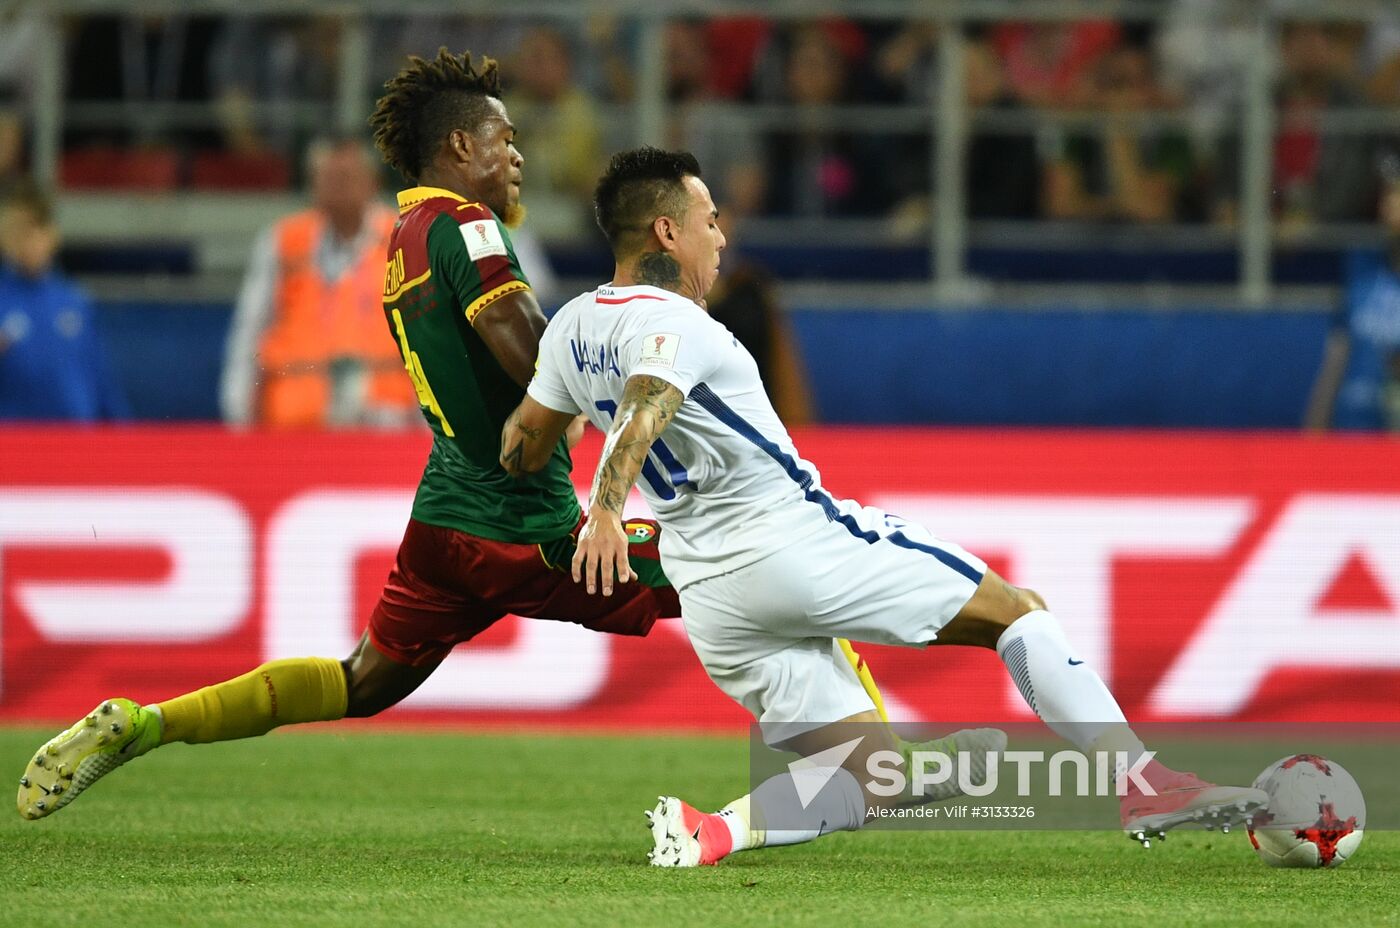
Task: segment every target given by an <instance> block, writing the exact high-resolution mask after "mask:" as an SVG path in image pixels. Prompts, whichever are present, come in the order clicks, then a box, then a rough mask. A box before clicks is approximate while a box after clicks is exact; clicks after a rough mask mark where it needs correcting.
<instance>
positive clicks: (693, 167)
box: [593, 145, 700, 255]
mask: <svg viewBox="0 0 1400 928" xmlns="http://www.w3.org/2000/svg"><path fill="white" fill-rule="evenodd" d="M699 176H700V162H698V161H696V160H695V156H694V155H692V154H691V153H690V152H688V151H662V150H661V149H659V148H652V147H651V146H649V145H648V146H646V147H645V148H637V149H633V150H632V151H623V152H618V153H617V154H615V155H613V156H612V161H611V162H609V164H608V170H607V171H606V172H605V173H604V174H603V176H602V178H601V179H600V180H599V181H598V187H597V189H595V190H594V192H593V212H594V216H595V218H596V219H597V220H598V228H600V229H602V230H603V235H604V236H606V237H607V240H608V244H609V245H611V246H612V250H613V254H615V255H622V254H626V253H628V252H630V251H634V250H636V248H637V246H639V245H640V244H641V241H642V240H643V239H644V238H645V236H646V232H647V230H648V229H650V228H651V224H652V222H653V221H654V220H655V219H656V217H658V216H673V217H677V218H679V217H680V216H681V215H682V214H683V213H684V212H685V209H686V205H687V204H686V192H685V179H686V178H687V177H699Z"/></svg>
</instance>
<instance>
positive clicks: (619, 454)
mask: <svg viewBox="0 0 1400 928" xmlns="http://www.w3.org/2000/svg"><path fill="white" fill-rule="evenodd" d="M684 400H685V396H684V394H682V393H681V391H680V390H678V389H676V388H675V387H674V386H672V385H671V384H669V383H667V382H666V381H664V380H662V379H660V378H659V377H649V376H646V375H644V374H639V375H634V376H632V377H629V378H628V379H627V385H626V387H624V388H623V391H622V402H621V403H619V404H618V406H617V415H616V416H615V417H614V421H613V427H612V431H610V432H609V433H608V440H607V442H606V443H605V444H604V445H603V459H602V462H601V463H600V464H599V465H598V473H597V475H596V476H594V478H593V493H592V498H591V501H590V503H589V505H590V506H600V507H602V508H603V509H606V510H608V511H609V512H614V513H616V514H617V515H619V516H620V515H622V506H623V504H624V503H625V502H626V501H627V493H628V491H629V490H631V489H632V484H634V483H636V482H637V475H638V474H640V473H641V470H642V464H643V463H644V462H645V461H646V457H647V452H648V451H650V450H651V443H652V442H654V441H656V438H657V436H658V435H660V434H661V432H662V431H663V430H664V429H665V428H666V426H668V425H670V424H671V420H672V419H674V418H675V417H676V410H678V409H680V407H681V403H682V402H683V401H684Z"/></svg>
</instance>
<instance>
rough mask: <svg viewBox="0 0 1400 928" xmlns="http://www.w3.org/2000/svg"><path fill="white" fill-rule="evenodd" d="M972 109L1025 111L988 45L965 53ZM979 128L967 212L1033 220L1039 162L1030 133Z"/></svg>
mask: <svg viewBox="0 0 1400 928" xmlns="http://www.w3.org/2000/svg"><path fill="white" fill-rule="evenodd" d="M964 66H965V71H966V77H965V88H964V89H965V90H966V93H967V105H968V107H969V108H971V109H972V110H974V111H976V110H982V111H985V112H1002V113H1009V112H1017V111H1020V110H1022V109H1023V106H1022V104H1021V102H1020V101H1019V100H1017V99H1016V98H1015V97H1014V96H1012V94H1011V92H1010V89H1009V88H1008V87H1007V85H1006V80H1005V76H1004V75H1003V73H1002V69H1001V62H1000V61H998V60H997V57H996V55H995V54H994V53H993V51H992V49H991V48H990V47H989V46H988V45H987V43H985V42H969V43H968V45H967V48H966V50H965V52H964ZM973 125H974V128H973V131H972V136H971V138H970V139H969V141H968V150H967V211H968V215H969V216H971V217H972V218H973V219H1034V218H1035V217H1036V215H1037V214H1038V213H1039V212H1040V160H1039V157H1038V156H1037V154H1036V147H1035V139H1034V138H1032V137H1031V135H1030V132H1029V130H1020V131H1018V130H1014V129H995V128H988V129H981V128H976V123H975V116H974V124H973Z"/></svg>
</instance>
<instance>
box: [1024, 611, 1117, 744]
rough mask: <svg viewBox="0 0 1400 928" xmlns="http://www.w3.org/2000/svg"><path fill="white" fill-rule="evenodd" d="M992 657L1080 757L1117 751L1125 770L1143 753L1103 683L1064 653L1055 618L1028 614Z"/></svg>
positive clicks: (1065, 647)
mask: <svg viewBox="0 0 1400 928" xmlns="http://www.w3.org/2000/svg"><path fill="white" fill-rule="evenodd" d="M997 654H998V656H1000V657H1001V660H1002V663H1004V664H1006V669H1007V671H1008V672H1009V673H1010V674H1011V679H1012V680H1014V681H1015V682H1016V688H1017V689H1019V690H1020V691H1021V696H1022V697H1023V698H1024V699H1025V700H1026V704H1027V705H1029V706H1030V707H1031V710H1032V711H1033V712H1035V714H1036V715H1038V716H1040V718H1041V720H1042V721H1044V722H1045V724H1046V725H1048V726H1050V729H1051V731H1053V732H1055V734H1057V735H1059V736H1060V737H1061V738H1064V739H1065V740H1066V741H1068V742H1070V743H1071V744H1073V745H1074V746H1075V747H1077V748H1079V750H1081V751H1084V752H1085V753H1086V754H1087V753H1091V752H1093V751H1095V750H1107V751H1123V752H1125V753H1126V754H1127V755H1129V756H1128V763H1129V764H1131V763H1133V761H1135V760H1136V759H1137V755H1140V754H1141V753H1142V752H1143V750H1144V748H1143V746H1142V742H1141V741H1139V740H1138V738H1137V736H1136V735H1134V734H1133V732H1132V730H1131V729H1130V728H1128V721H1127V719H1125V718H1124V717H1123V710H1122V709H1120V708H1119V707H1118V701H1117V700H1116V699H1114V698H1113V694H1112V693H1110V692H1109V691H1108V687H1106V686H1104V682H1103V680H1101V679H1100V678H1099V675H1098V674H1097V673H1096V672H1095V671H1094V669H1093V668H1092V667H1090V666H1089V665H1088V664H1085V663H1083V662H1082V661H1080V660H1079V659H1078V658H1077V657H1076V656H1075V653H1074V650H1073V649H1072V648H1070V644H1069V641H1068V639H1066V638H1065V633H1064V630H1063V629H1062V628H1060V623H1059V622H1058V621H1056V620H1055V617H1054V616H1053V615H1051V614H1050V613H1048V612H1046V611H1044V610H1043V609H1037V610H1036V611H1035V612H1028V613H1026V614H1025V615H1023V616H1021V617H1020V618H1019V619H1017V620H1016V621H1015V622H1012V623H1011V625H1010V626H1009V627H1008V628H1007V629H1006V631H1004V632H1002V633H1001V638H1000V640H998V641H997Z"/></svg>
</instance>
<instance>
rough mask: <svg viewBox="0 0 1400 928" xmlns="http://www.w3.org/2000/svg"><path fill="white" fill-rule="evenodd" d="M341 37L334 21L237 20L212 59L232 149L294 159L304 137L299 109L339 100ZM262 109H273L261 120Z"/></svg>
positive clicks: (220, 38)
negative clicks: (256, 110)
mask: <svg viewBox="0 0 1400 928" xmlns="http://www.w3.org/2000/svg"><path fill="white" fill-rule="evenodd" d="M341 31H342V27H341V23H340V20H339V19H338V18H335V17H329V16H318V17H310V18H306V17H302V18H290V17H266V18H264V17H251V16H235V17H231V18H230V19H229V20H228V21H227V22H226V23H225V24H224V28H223V30H222V31H221V32H220V33H219V35H218V37H217V38H216V39H215V41H214V46H213V49H212V50H211V52H210V56H209V80H210V83H211V85H212V86H213V90H214V96H215V99H216V101H217V104H218V109H219V119H220V124H221V129H222V132H223V136H224V138H223V144H224V147H225V148H227V149H228V150H229V151H232V152H237V153H240V154H257V153H261V152H263V151H266V150H269V149H270V150H272V151H275V152H278V153H281V154H283V155H287V156H290V155H291V153H292V152H293V151H295V150H296V147H297V143H298V142H299V141H301V140H302V139H303V136H301V134H300V133H299V131H298V130H299V129H300V125H299V123H298V118H297V106H298V104H303V103H313V102H314V103H321V104H324V105H325V106H327V107H329V106H330V104H331V103H332V102H333V101H334V99H335V94H336V81H337V79H338V77H339V55H340V41H341ZM259 103H260V104H263V105H264V106H265V107H266V108H267V109H266V111H265V115H263V116H261V117H259V116H257V115H255V114H254V112H253V106H254V104H259Z"/></svg>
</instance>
